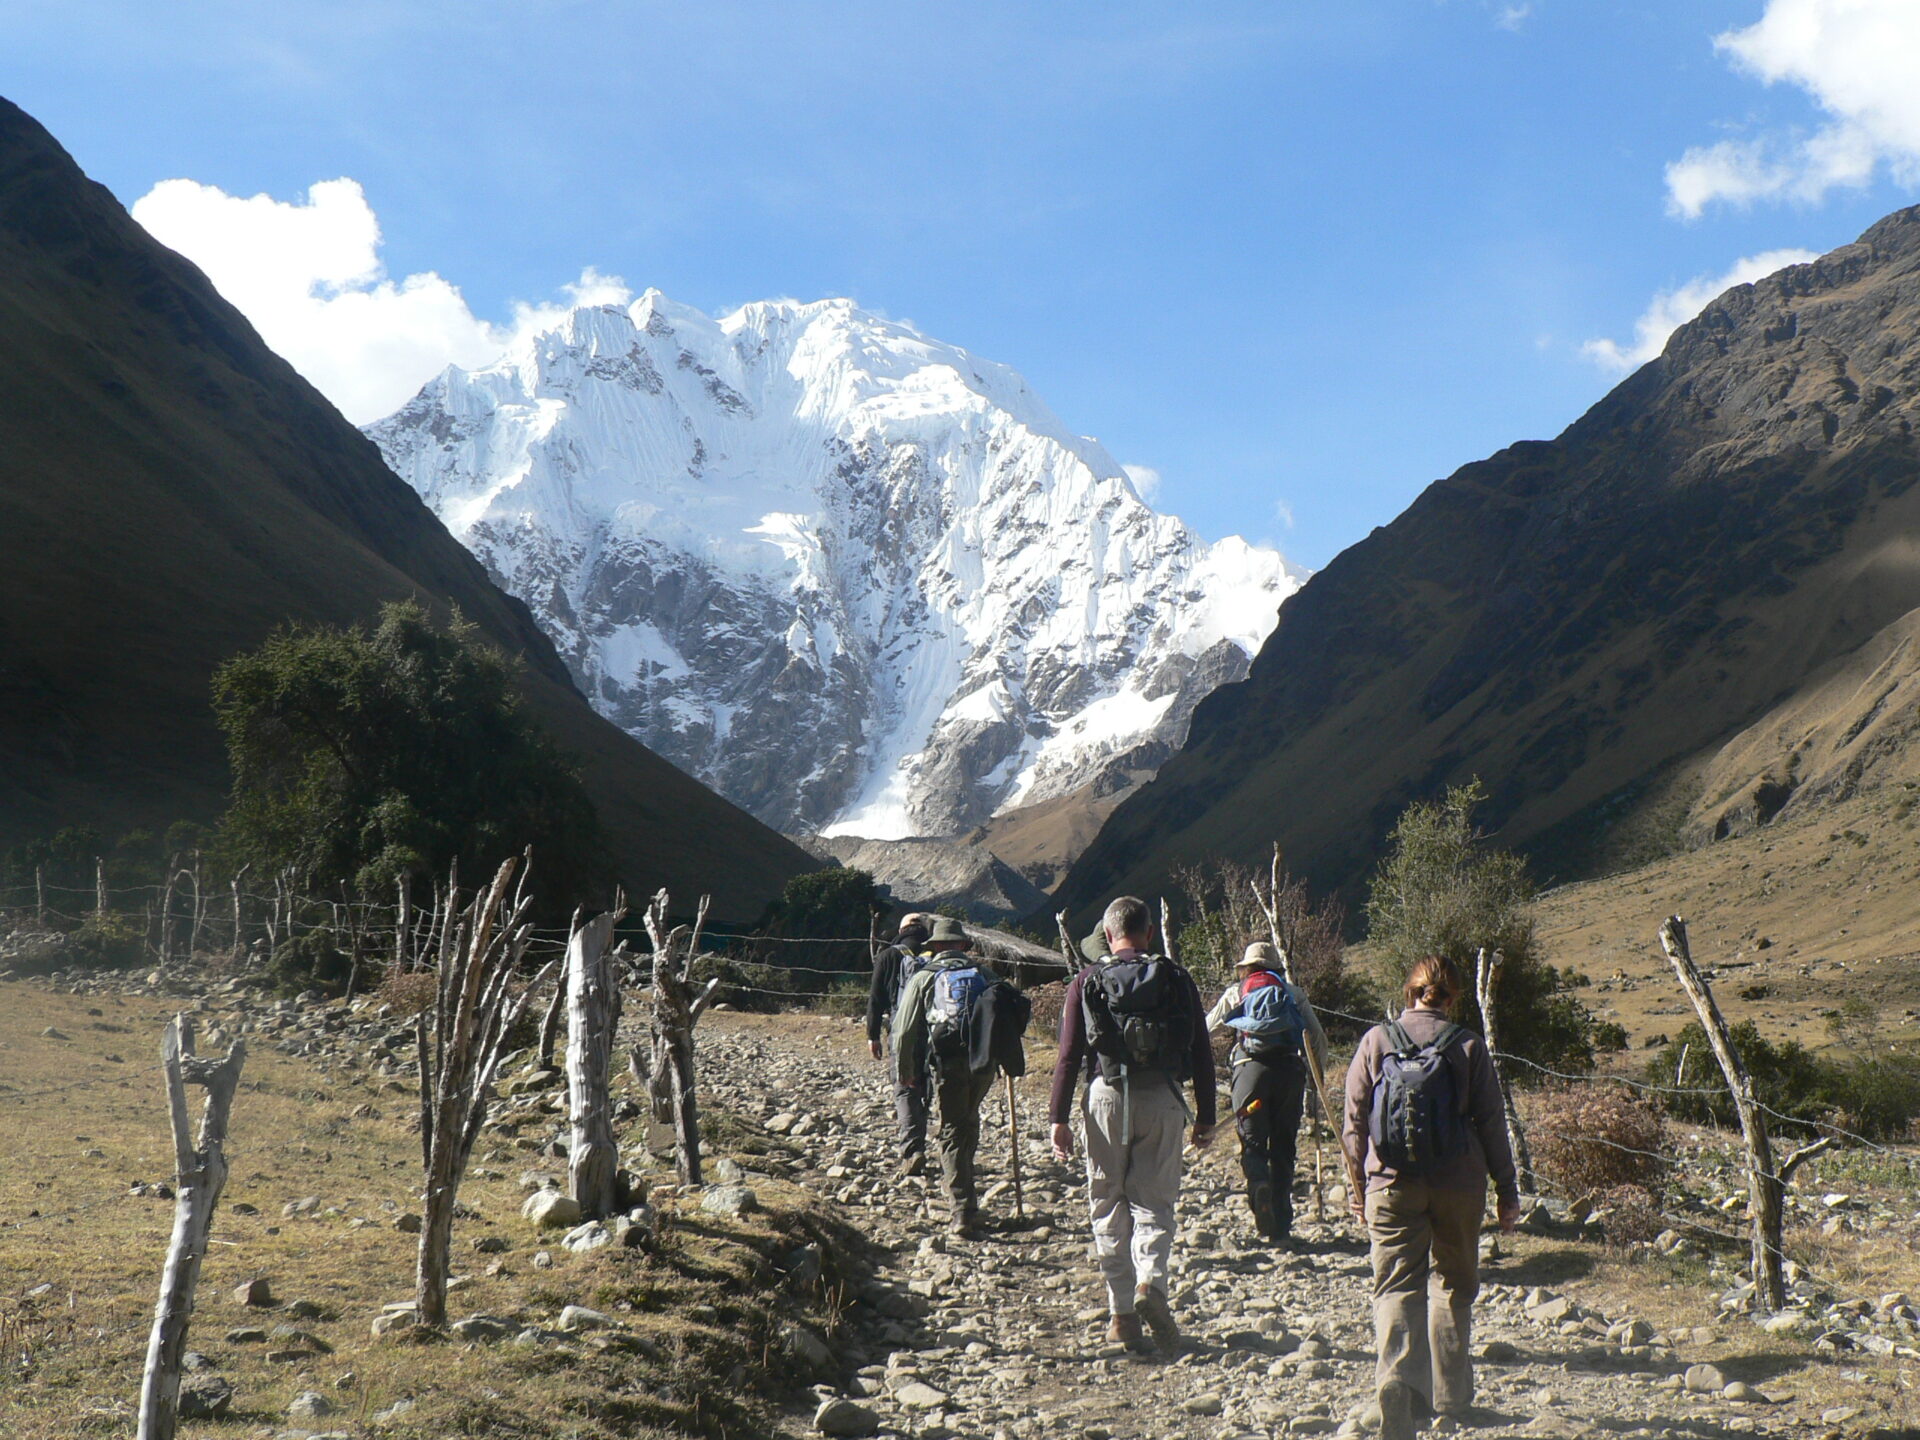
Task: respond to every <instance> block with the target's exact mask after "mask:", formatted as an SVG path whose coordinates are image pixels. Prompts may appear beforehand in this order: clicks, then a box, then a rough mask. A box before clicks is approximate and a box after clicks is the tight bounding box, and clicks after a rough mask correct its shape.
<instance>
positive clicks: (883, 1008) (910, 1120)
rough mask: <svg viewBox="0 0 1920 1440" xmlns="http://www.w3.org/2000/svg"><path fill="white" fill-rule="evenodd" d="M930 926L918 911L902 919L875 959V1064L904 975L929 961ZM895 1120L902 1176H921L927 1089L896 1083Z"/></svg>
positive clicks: (871, 1014) (871, 1015) (871, 1021)
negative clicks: (885, 946) (889, 941)
mask: <svg viewBox="0 0 1920 1440" xmlns="http://www.w3.org/2000/svg"><path fill="white" fill-rule="evenodd" d="M927 924H928V921H927V917H926V916H925V915H923V914H921V913H920V912H919V911H917V910H916V911H914V912H913V913H911V914H908V915H902V916H901V917H900V928H899V929H898V930H896V931H894V935H893V944H891V945H889V946H888V947H887V948H886V949H885V950H882V951H881V952H880V954H879V955H878V956H877V957H876V958H875V959H874V962H873V981H872V983H871V984H870V985H869V986H868V987H867V1049H868V1050H870V1051H871V1052H872V1053H873V1058H874V1059H876V1060H878V1059H880V1058H881V1050H880V1032H881V1031H882V1030H883V1029H886V1030H889V1031H891V1028H892V1027H891V1025H890V1023H889V1022H891V1021H892V1019H893V1017H894V1015H895V1013H896V1012H897V1011H898V1010H899V1008H900V991H901V989H902V987H903V986H905V984H906V982H907V980H908V978H910V977H909V976H908V975H906V974H903V973H902V972H903V971H904V970H906V969H907V967H908V966H910V965H913V966H916V968H917V966H918V965H920V964H924V963H925V961H926V957H925V956H924V955H923V954H922V953H921V951H922V948H923V947H924V946H925V945H926V943H927ZM894 1048H895V1049H896V1051H897V1049H898V1047H897V1046H896V1047H894ZM893 1118H894V1124H895V1125H896V1126H897V1127H898V1128H899V1132H900V1173H901V1174H903V1175H918V1174H919V1173H920V1172H921V1170H922V1169H924V1168H925V1166H926V1163H927V1091H926V1087H925V1086H921V1087H919V1088H918V1089H915V1088H913V1087H910V1086H907V1085H903V1084H901V1083H900V1081H899V1080H897V1079H896V1080H895V1081H894V1085H893Z"/></svg>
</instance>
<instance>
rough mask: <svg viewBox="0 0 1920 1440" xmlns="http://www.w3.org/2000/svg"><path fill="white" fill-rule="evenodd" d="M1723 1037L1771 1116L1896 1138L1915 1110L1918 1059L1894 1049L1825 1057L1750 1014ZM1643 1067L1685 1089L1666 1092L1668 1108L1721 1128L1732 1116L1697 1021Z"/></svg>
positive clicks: (1918, 1111) (1657, 1079)
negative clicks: (1769, 1034) (1775, 1037)
mask: <svg viewBox="0 0 1920 1440" xmlns="http://www.w3.org/2000/svg"><path fill="white" fill-rule="evenodd" d="M1729 1038H1730V1039H1731V1040H1732V1041H1733V1048H1734V1049H1735V1050H1736V1051H1738V1052H1739V1055H1740V1059H1741V1061H1742V1063H1744V1064H1745V1065H1746V1067H1747V1073H1748V1074H1749V1075H1751V1076H1752V1077H1753V1093H1754V1098H1755V1099H1757V1100H1758V1101H1759V1102H1760V1103H1761V1104H1762V1105H1764V1106H1766V1107H1767V1108H1768V1109H1769V1110H1771V1111H1773V1112H1774V1114H1773V1117H1771V1118H1773V1119H1774V1120H1775V1121H1778V1120H1780V1119H1782V1118H1784V1119H1785V1120H1787V1121H1788V1122H1790V1123H1794V1124H1797V1125H1799V1126H1801V1127H1803V1128H1806V1129H1817V1128H1818V1127H1819V1126H1820V1125H1821V1124H1823V1123H1824V1124H1828V1125H1837V1126H1839V1127H1841V1128H1842V1129H1846V1130H1852V1131H1856V1132H1858V1133H1860V1134H1863V1135H1865V1136H1867V1137H1868V1138H1869V1139H1874V1140H1885V1139H1899V1138H1902V1137H1903V1136H1904V1135H1905V1133H1906V1130H1907V1127H1908V1126H1909V1125H1910V1124H1911V1123H1912V1122H1913V1120H1914V1119H1915V1117H1920V1065H1916V1064H1915V1062H1914V1059H1913V1057H1911V1056H1907V1055H1904V1054H1902V1053H1901V1052H1899V1051H1898V1050H1889V1051H1888V1052H1886V1054H1884V1055H1882V1056H1877V1057H1872V1058H1869V1059H1865V1060H1828V1059H1824V1058H1822V1057H1821V1056H1818V1055H1815V1054H1814V1053H1813V1052H1812V1051H1811V1050H1809V1049H1807V1048H1806V1046H1804V1045H1802V1044H1801V1043H1800V1042H1799V1041H1798V1040H1786V1041H1783V1042H1781V1043H1780V1044H1778V1045H1775V1044H1774V1043H1773V1042H1772V1041H1770V1040H1768V1039H1767V1038H1766V1037H1765V1036H1763V1035H1762V1034H1761V1033H1760V1030H1759V1027H1758V1026H1756V1025H1755V1024H1754V1023H1753V1021H1751V1020H1742V1021H1741V1022H1740V1023H1739V1024H1737V1025H1735V1026H1733V1027H1732V1028H1731V1030H1730V1031H1729ZM1683 1065H1684V1067H1685V1068H1684V1070H1683V1069H1682V1066H1683ZM1645 1073H1646V1078H1647V1080H1648V1082H1649V1083H1650V1084H1655V1085H1661V1086H1667V1087H1671V1088H1673V1089H1676V1090H1679V1091H1682V1092H1688V1093H1681V1094H1671V1095H1668V1096H1667V1097H1666V1106H1667V1111H1668V1113H1669V1114H1671V1115H1674V1116H1676V1117H1678V1118H1680V1119H1684V1120H1690V1121H1692V1122H1693V1123H1694V1124H1697V1125H1715V1126H1719V1127H1720V1128H1722V1129H1732V1128H1734V1127H1736V1126H1737V1125H1738V1124H1739V1123H1740V1117H1739V1113H1738V1112H1737V1111H1736V1110H1735V1109H1734V1106H1733V1097H1732V1096H1730V1095H1729V1094H1728V1093H1727V1089H1726V1080H1725V1078H1724V1077H1723V1076H1722V1075H1721V1073H1720V1065H1719V1062H1718V1061H1717V1060H1716V1059H1715V1058H1714V1054H1713V1050H1712V1048H1711V1047H1710V1046H1709V1045H1708V1044H1707V1033H1706V1031H1705V1030H1703V1029H1702V1028H1701V1027H1700V1023H1699V1022H1698V1021H1694V1022H1693V1023H1692V1024H1690V1025H1688V1026H1687V1027H1686V1029H1684V1030H1682V1031H1681V1032H1680V1033H1679V1034H1678V1035H1677V1036H1675V1037H1674V1038H1673V1039H1672V1040H1671V1041H1669V1042H1668V1044H1667V1046H1666V1048H1665V1049H1663V1050H1661V1051H1660V1052H1659V1053H1657V1054H1656V1055H1655V1056H1654V1057H1653V1058H1652V1059H1651V1060H1649V1061H1648V1062H1647V1067H1646V1072H1645Z"/></svg>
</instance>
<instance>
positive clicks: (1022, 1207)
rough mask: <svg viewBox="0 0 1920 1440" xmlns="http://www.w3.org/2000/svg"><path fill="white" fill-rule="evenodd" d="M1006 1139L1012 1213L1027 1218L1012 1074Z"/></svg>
mask: <svg viewBox="0 0 1920 1440" xmlns="http://www.w3.org/2000/svg"><path fill="white" fill-rule="evenodd" d="M1007 1139H1008V1141H1009V1143H1010V1144H1011V1146H1012V1149H1013V1214H1014V1218H1015V1219H1017V1220H1024V1219H1026V1218H1027V1201H1026V1196H1025V1195H1024V1194H1023V1193H1022V1192H1021V1189H1020V1105H1019V1102H1018V1101H1017V1100H1016V1099H1015V1098H1014V1089H1013V1076H1011V1075H1009V1076H1007Z"/></svg>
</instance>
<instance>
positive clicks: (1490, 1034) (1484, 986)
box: [1473, 945, 1539, 1194]
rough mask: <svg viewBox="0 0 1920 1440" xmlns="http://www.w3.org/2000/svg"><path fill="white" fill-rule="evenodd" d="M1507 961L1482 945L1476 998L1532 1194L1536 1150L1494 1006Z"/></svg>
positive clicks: (1516, 1155)
mask: <svg viewBox="0 0 1920 1440" xmlns="http://www.w3.org/2000/svg"><path fill="white" fill-rule="evenodd" d="M1506 963H1507V957H1506V954H1505V952H1504V951H1500V950H1495V951H1494V952H1493V953H1492V954H1491V955H1489V954H1488V953H1487V947H1486V946H1484V945H1482V946H1481V947H1480V954H1479V957H1478V959H1477V961H1476V963H1475V965H1474V971H1473V998H1474V1000H1475V1001H1476V1002H1477V1003H1478V1004H1479V1006H1480V1019H1481V1022H1482V1023H1483V1024H1485V1025H1486V1027H1487V1033H1486V1037H1485V1038H1486V1042H1487V1055H1488V1057H1489V1058H1490V1059H1491V1060H1492V1061H1493V1073H1494V1078H1496V1079H1497V1080H1499V1082H1500V1104H1501V1105H1502V1107H1503V1108H1504V1109H1505V1110H1506V1114H1507V1141H1508V1143H1509V1144H1510V1145H1511V1146H1512V1147H1513V1159H1514V1165H1515V1168H1517V1169H1518V1170H1519V1172H1520V1183H1521V1184H1522V1185H1524V1186H1525V1187H1526V1188H1527V1191H1528V1193H1529V1194H1531V1193H1532V1192H1534V1191H1535V1190H1537V1189H1538V1188H1539V1182H1538V1181H1536V1180H1535V1179H1534V1178H1533V1151H1532V1149H1531V1148H1530V1147H1529V1146H1528V1145H1527V1132H1526V1128H1525V1127H1524V1126H1522V1125H1521V1123H1520V1111H1519V1109H1518V1108H1517V1107H1516V1106H1515V1105H1514V1103H1513V1087H1512V1086H1511V1085H1509V1084H1508V1083H1507V1071H1506V1067H1505V1066H1504V1065H1502V1064H1501V1063H1500V1041H1499V1038H1498V1023H1497V1022H1496V1020H1495V1019H1494V1005H1495V1003H1496V1001H1497V1000H1498V999H1499V992H1500V971H1501V970H1502V969H1503V968H1504V967H1505V966H1506Z"/></svg>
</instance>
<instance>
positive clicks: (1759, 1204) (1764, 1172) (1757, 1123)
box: [1660, 915, 1787, 1311]
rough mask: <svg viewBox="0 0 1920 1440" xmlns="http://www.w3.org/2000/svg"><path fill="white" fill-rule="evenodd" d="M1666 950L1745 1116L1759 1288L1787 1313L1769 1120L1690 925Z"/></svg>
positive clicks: (1667, 940) (1771, 1306)
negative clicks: (1690, 939) (1691, 940)
mask: <svg viewBox="0 0 1920 1440" xmlns="http://www.w3.org/2000/svg"><path fill="white" fill-rule="evenodd" d="M1660 947H1661V949H1663V950H1665V951H1666V952H1667V959H1668V960H1669V961H1671V962H1672V964H1673V973H1674V975H1675V976H1676V977H1677V978H1678V979H1679V981H1680V988H1681V989H1682V990H1684V991H1686V992H1687V998H1688V999H1689V1000H1691V1001H1692V1002H1693V1008H1694V1011H1695V1013H1696V1014H1698V1015H1699V1017H1700V1028H1701V1029H1703V1030H1705V1031H1706V1032H1707V1043H1708V1044H1709V1045H1711V1046H1712V1047H1713V1053H1714V1058H1716V1059H1717V1060H1719V1062H1720V1070H1721V1072H1722V1073H1723V1074H1724V1075H1725V1076H1726V1077H1727V1089H1728V1090H1729V1091H1730V1092H1731V1093H1732V1095H1733V1108H1734V1109H1735V1110H1736V1111H1738V1112H1739V1115H1740V1130H1741V1133H1742V1135H1744V1136H1745V1138H1746V1142H1747V1196H1748V1202H1749V1209H1750V1210H1751V1211H1752V1217H1751V1218H1752V1221H1753V1283H1754V1285H1755V1287H1756V1290H1757V1292H1758V1299H1759V1302H1760V1304H1761V1305H1763V1306H1764V1307H1766V1309H1768V1310H1770V1311H1771V1310H1781V1309H1784V1308H1785V1307H1786V1303H1787V1284H1786V1278H1785V1273H1784V1269H1783V1267H1782V1264H1781V1261H1782V1260H1783V1258H1784V1257H1783V1255H1782V1253H1781V1249H1780V1242H1781V1237H1782V1232H1783V1229H1784V1217H1783V1203H1782V1202H1783V1199H1784V1194H1785V1186H1784V1184H1783V1183H1782V1180H1781V1174H1780V1172H1778V1171H1776V1170H1775V1169H1774V1168H1773V1145H1772V1142H1771V1141H1770V1140H1769V1139H1768V1137H1767V1117H1766V1116H1765V1114H1764V1113H1762V1111H1761V1110H1760V1108H1759V1106H1757V1105H1756V1104H1754V1100H1753V1077H1752V1076H1751V1075H1749V1074H1748V1073H1747V1067H1746V1063H1745V1062H1744V1061H1743V1060H1741V1058H1740V1052H1739V1051H1737V1050H1735V1049H1734V1048H1733V1039H1732V1036H1731V1035H1730V1034H1729V1033H1728V1031H1727V1022H1726V1019H1725V1017H1724V1016H1722V1015H1721V1013H1720V1007H1719V1005H1717V1004H1715V1003H1714V998H1713V991H1712V990H1711V989H1709V988H1708V986H1707V981H1706V977H1705V976H1703V975H1702V974H1701V973H1700V971H1699V969H1698V968H1697V967H1696V966H1695V965H1694V963H1693V952H1692V951H1691V950H1690V949H1689V948H1688V946H1687V922H1686V921H1685V920H1683V919H1681V918H1680V917H1679V916H1678V915H1674V916H1671V917H1669V918H1668V920H1667V923H1666V924H1664V925H1662V926H1661V927H1660Z"/></svg>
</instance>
